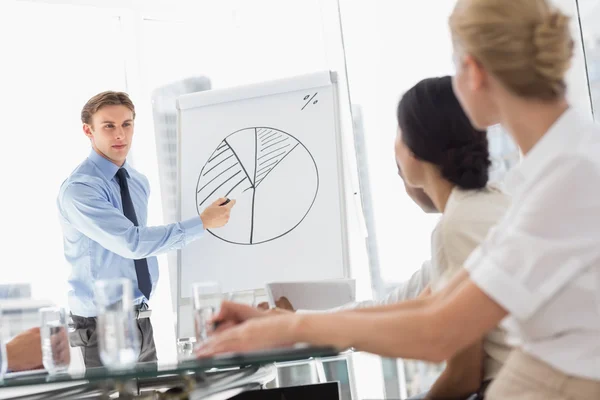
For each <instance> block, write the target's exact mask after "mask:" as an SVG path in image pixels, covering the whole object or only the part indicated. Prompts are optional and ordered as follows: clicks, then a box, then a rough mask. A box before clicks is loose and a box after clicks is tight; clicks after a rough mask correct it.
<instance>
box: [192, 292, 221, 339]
mask: <svg viewBox="0 0 600 400" xmlns="http://www.w3.org/2000/svg"><path fill="white" fill-rule="evenodd" d="M192 296H193V301H194V304H193V306H194V329H195V332H196V346H200V345H201V344H202V342H204V341H205V340H206V339H207V338H208V335H209V334H210V333H211V332H212V330H213V326H212V322H211V321H212V319H213V317H215V316H216V315H217V314H218V313H219V310H220V308H221V302H222V301H223V294H222V292H221V287H220V286H219V284H218V283H216V282H197V283H194V284H192Z"/></svg>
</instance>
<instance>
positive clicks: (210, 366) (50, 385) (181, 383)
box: [0, 348, 337, 400]
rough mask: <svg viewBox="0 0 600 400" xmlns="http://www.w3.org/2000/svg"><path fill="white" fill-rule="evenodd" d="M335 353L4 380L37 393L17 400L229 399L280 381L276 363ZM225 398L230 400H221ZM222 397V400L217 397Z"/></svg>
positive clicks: (273, 354)
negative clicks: (109, 399)
mask: <svg viewBox="0 0 600 400" xmlns="http://www.w3.org/2000/svg"><path fill="white" fill-rule="evenodd" d="M335 354H337V351H335V350H334V349H331V348H310V349H304V350H302V351H291V352H282V351H279V350H273V351H263V352H256V353H245V354H231V355H224V356H217V357H213V358H207V359H198V360H197V359H187V360H182V361H180V362H178V363H177V364H174V365H157V364H156V363H139V364H137V365H136V366H135V367H134V368H132V369H127V370H111V369H108V368H103V367H102V368H89V369H87V370H86V371H85V372H82V373H71V374H70V373H60V374H56V375H49V374H48V373H46V372H45V371H42V370H40V371H28V372H23V373H13V374H8V375H7V376H6V377H5V379H4V380H3V381H0V398H8V397H3V391H4V390H6V389H11V388H12V389H15V388H19V387H21V388H24V387H27V388H28V389H32V390H31V392H34V391H35V392H37V393H35V394H34V393H28V394H25V395H22V396H19V397H14V396H11V397H10V398H13V399H20V400H25V399H27V400H34V399H82V398H86V399H108V398H119V399H196V398H197V399H204V398H207V397H209V398H210V399H220V398H222V399H227V398H230V397H232V396H234V395H236V394H237V393H241V392H242V391H246V390H253V389H259V388H261V387H262V386H264V385H265V384H266V383H268V382H270V381H272V380H273V379H275V363H277V362H287V361H293V360H301V359H310V358H313V357H323V356H332V355H335ZM219 394H222V395H223V396H227V397H219V396H218V395H219ZM215 396H216V397H215Z"/></svg>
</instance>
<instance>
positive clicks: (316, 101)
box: [300, 92, 319, 111]
mask: <svg viewBox="0 0 600 400" xmlns="http://www.w3.org/2000/svg"><path fill="white" fill-rule="evenodd" d="M317 94H319V92H316V93H315V94H313V95H312V97H310V94H307V95H306V96H304V101H306V99H308V98H309V97H310V99H309V100H308V101H307V102H306V104H304V107H302V109H301V110H300V111H302V110H304V109H305V108H306V106H307V105H309V104H310V102H311V101H312V99H314V98H315V96H316V95H317ZM318 102H319V100H318V99H317V100H315V101H313V102H312V103H313V104H317V103H318Z"/></svg>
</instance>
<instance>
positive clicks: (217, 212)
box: [200, 197, 235, 229]
mask: <svg viewBox="0 0 600 400" xmlns="http://www.w3.org/2000/svg"><path fill="white" fill-rule="evenodd" d="M226 201H227V199H226V198H224V197H221V198H220V199H218V200H217V201H215V202H214V203H212V204H211V205H210V206H208V207H206V208H205V209H204V211H202V214H200V219H201V220H202V224H203V225H204V229H212V228H220V227H222V226H223V225H225V224H226V223H227V222H229V215H230V213H231V208H232V207H233V206H234V205H235V200H230V201H229V203H227V204H225V205H223V206H222V205H221V204H223V203H225V202H226Z"/></svg>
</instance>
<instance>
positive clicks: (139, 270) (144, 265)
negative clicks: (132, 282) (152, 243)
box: [117, 168, 152, 299]
mask: <svg viewBox="0 0 600 400" xmlns="http://www.w3.org/2000/svg"><path fill="white" fill-rule="evenodd" d="M128 175H129V174H128V173H127V170H126V169H125V168H119V170H118V171H117V178H118V181H119V187H120V188H121V201H122V202H123V214H125V216H126V217H127V218H128V219H129V220H130V221H131V222H133V225H135V226H138V220H137V217H136V216H135V209H134V208H133V201H132V200H131V194H130V193H129V185H128V184H127V176H128ZM133 262H134V263H135V274H136V275H137V280H138V287H139V288H140V291H141V292H142V293H143V294H144V296H146V298H147V299H150V292H151V291H152V283H151V282H150V272H149V271H148V261H147V260H146V259H145V258H142V259H140V260H133Z"/></svg>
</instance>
